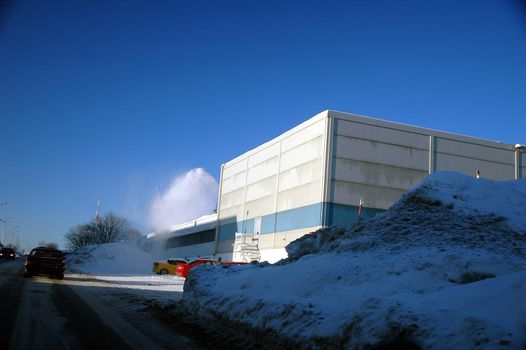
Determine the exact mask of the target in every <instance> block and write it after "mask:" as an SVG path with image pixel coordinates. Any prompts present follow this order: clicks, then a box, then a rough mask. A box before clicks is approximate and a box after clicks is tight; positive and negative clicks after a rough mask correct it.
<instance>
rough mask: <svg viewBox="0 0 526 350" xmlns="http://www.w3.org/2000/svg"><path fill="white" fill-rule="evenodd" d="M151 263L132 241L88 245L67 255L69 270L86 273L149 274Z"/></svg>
mask: <svg viewBox="0 0 526 350" xmlns="http://www.w3.org/2000/svg"><path fill="white" fill-rule="evenodd" d="M152 264H153V258H152V256H151V255H150V254H148V253H146V252H144V251H142V250H141V249H139V248H138V247H137V245H136V244H134V243H107V244H100V245H88V246H84V247H82V248H79V249H78V250H77V251H75V253H72V254H70V255H68V256H67V266H68V269H69V270H71V271H77V272H82V273H87V274H151V273H152Z"/></svg>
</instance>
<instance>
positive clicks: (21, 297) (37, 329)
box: [0, 258, 201, 350]
mask: <svg viewBox="0 0 526 350" xmlns="http://www.w3.org/2000/svg"><path fill="white" fill-rule="evenodd" d="M23 263H24V259H22V258H17V259H16V260H15V261H0V310H1V313H0V349H9V350H26V349H28V350H33V349H35V350H36V349H38V350H41V349H53V350H60V349H98V350H104V349H117V350H119V349H152V350H155V349H199V348H201V347H200V346H199V345H198V344H197V343H195V342H194V341H192V340H191V339H189V338H187V337H185V336H183V335H179V334H176V333H175V332H174V331H173V330H171V329H168V328H167V327H166V326H164V325H163V324H161V323H159V321H157V320H155V319H154V318H152V317H150V316H149V315H148V314H146V313H141V312H139V311H137V310H136V309H133V308H126V307H125V305H126V303H128V304H129V300H128V301H125V300H124V299H125V298H126V296H125V294H123V292H122V291H120V290H115V289H111V288H108V287H105V286H104V285H97V284H96V283H94V284H89V283H80V282H81V281H77V280H76V279H75V278H74V275H69V274H67V273H66V276H65V278H64V280H57V279H53V278H51V277H46V276H35V277H32V278H24V277H23V273H22V271H23ZM123 300H124V301H123Z"/></svg>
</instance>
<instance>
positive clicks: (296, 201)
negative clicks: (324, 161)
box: [277, 180, 322, 212]
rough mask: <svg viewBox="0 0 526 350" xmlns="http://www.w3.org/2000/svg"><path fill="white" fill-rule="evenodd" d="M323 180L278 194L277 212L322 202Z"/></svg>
mask: <svg viewBox="0 0 526 350" xmlns="http://www.w3.org/2000/svg"><path fill="white" fill-rule="evenodd" d="M321 184H322V182H321V180H320V181H315V182H311V183H308V184H305V185H302V186H298V187H294V188H292V189H289V190H286V191H283V192H279V193H278V208H277V211H278V212H279V211H282V210H288V209H294V208H299V207H303V206H306V205H309V204H316V203H320V202H321Z"/></svg>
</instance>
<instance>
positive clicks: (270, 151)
mask: <svg viewBox="0 0 526 350" xmlns="http://www.w3.org/2000/svg"><path fill="white" fill-rule="evenodd" d="M279 146H280V145H279V142H276V143H274V144H272V145H269V146H268V147H267V148H264V149H261V150H259V151H257V152H255V153H254V154H251V155H250V157H249V158H248V167H249V168H252V167H254V166H256V165H258V164H259V163H262V162H264V161H266V160H268V159H270V158H274V157H276V156H277V155H278V154H279Z"/></svg>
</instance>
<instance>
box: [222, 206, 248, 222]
mask: <svg viewBox="0 0 526 350" xmlns="http://www.w3.org/2000/svg"><path fill="white" fill-rule="evenodd" d="M232 218H235V219H236V220H242V218H243V206H242V205H236V206H234V207H230V208H227V209H222V210H221V214H220V217H219V219H220V220H225V219H232Z"/></svg>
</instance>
